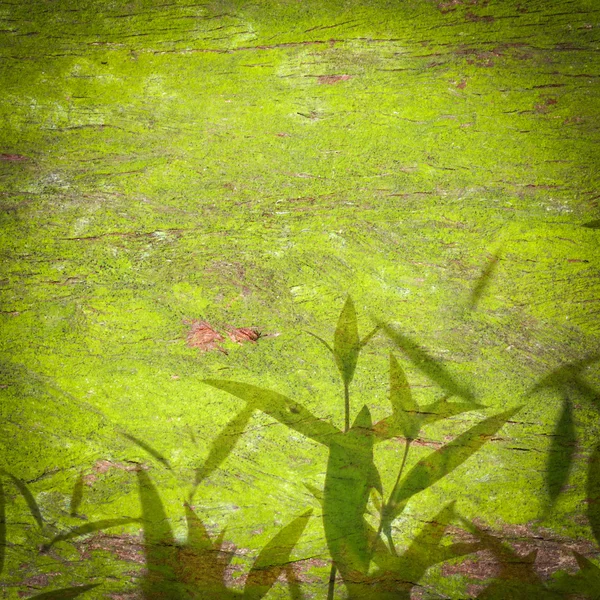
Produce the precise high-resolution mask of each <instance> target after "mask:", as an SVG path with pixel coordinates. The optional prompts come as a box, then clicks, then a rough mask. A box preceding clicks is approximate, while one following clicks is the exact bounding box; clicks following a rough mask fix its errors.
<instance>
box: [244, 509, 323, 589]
mask: <svg viewBox="0 0 600 600" xmlns="http://www.w3.org/2000/svg"><path fill="white" fill-rule="evenodd" d="M311 515H312V509H310V510H307V511H306V512H304V513H303V514H302V515H300V516H299V517H297V518H296V519H294V520H293V521H292V522H291V523H289V524H288V525H286V526H285V527H284V528H283V529H282V530H281V531H279V533H277V534H276V535H275V536H274V537H273V538H272V539H271V540H270V541H269V542H268V543H267V545H266V546H265V547H264V548H263V549H262V550H261V552H260V553H259V555H258V556H257V557H256V560H255V561H254V565H252V569H250V572H249V573H248V578H247V579H246V585H245V586H244V598H245V599H247V600H260V599H261V598H263V597H264V596H265V595H266V594H267V593H268V592H269V590H270V589H271V588H272V587H273V584H274V583H275V582H276V581H277V579H278V578H279V576H280V575H281V574H282V573H283V572H285V569H286V567H287V566H289V562H290V555H291V553H292V551H293V550H294V548H295V546H296V544H297V543H298V540H299V539H300V536H301V535H302V534H303V533H304V530H305V529H306V525H307V524H308V521H309V519H310V517H311Z"/></svg>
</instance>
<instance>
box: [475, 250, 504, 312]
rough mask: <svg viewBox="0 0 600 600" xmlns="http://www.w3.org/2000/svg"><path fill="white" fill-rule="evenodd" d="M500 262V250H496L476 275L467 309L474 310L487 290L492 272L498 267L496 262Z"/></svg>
mask: <svg viewBox="0 0 600 600" xmlns="http://www.w3.org/2000/svg"><path fill="white" fill-rule="evenodd" d="M499 262H500V251H498V252H496V253H495V254H494V255H493V256H492V257H491V258H490V259H489V261H488V263H487V265H486V266H485V267H484V269H483V271H482V272H481V275H480V276H479V277H478V279H477V282H476V283H475V286H474V287H473V291H472V292H471V297H470V298H469V310H475V309H476V308H477V305H478V304H479V301H480V300H481V298H482V296H483V294H484V293H485V292H486V291H487V289H488V288H489V285H490V281H491V279H492V277H493V276H494V273H495V271H496V269H497V267H498V263H499Z"/></svg>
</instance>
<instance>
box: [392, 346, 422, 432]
mask: <svg viewBox="0 0 600 600" xmlns="http://www.w3.org/2000/svg"><path fill="white" fill-rule="evenodd" d="M390 403H391V405H392V413H393V417H394V420H395V425H396V426H397V429H398V430H399V431H400V432H401V433H402V435H403V436H404V437H405V438H407V439H409V440H414V439H415V438H416V437H417V436H418V435H419V429H420V423H419V419H418V417H417V416H416V414H415V413H417V412H418V410H419V407H418V405H417V403H416V402H415V400H414V399H413V397H412V393H411V391H410V386H409V385H408V381H407V379H406V375H405V374H404V371H403V370H402V367H401V366H400V364H399V363H398V361H397V360H396V358H395V357H394V355H393V354H391V353H390Z"/></svg>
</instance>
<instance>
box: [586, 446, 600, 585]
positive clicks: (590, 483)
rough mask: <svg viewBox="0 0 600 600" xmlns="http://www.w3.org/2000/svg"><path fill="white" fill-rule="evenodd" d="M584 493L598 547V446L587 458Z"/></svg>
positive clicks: (599, 474) (599, 521)
mask: <svg viewBox="0 0 600 600" xmlns="http://www.w3.org/2000/svg"><path fill="white" fill-rule="evenodd" d="M586 492H587V516H588V521H589V522H590V527H591V528H592V532H593V534H594V537H595V538H596V542H597V543H598V546H600V444H599V445H598V446H596V447H595V448H594V451H593V452H592V454H591V455H590V458H589V462H588V473H587V490H586ZM599 589H600V588H599Z"/></svg>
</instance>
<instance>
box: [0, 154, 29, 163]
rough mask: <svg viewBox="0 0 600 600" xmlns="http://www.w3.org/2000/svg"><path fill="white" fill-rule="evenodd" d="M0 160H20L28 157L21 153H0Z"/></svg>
mask: <svg viewBox="0 0 600 600" xmlns="http://www.w3.org/2000/svg"><path fill="white" fill-rule="evenodd" d="M0 160H5V161H7V162H22V161H24V160H28V158H27V156H23V155H22V154H0Z"/></svg>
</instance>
